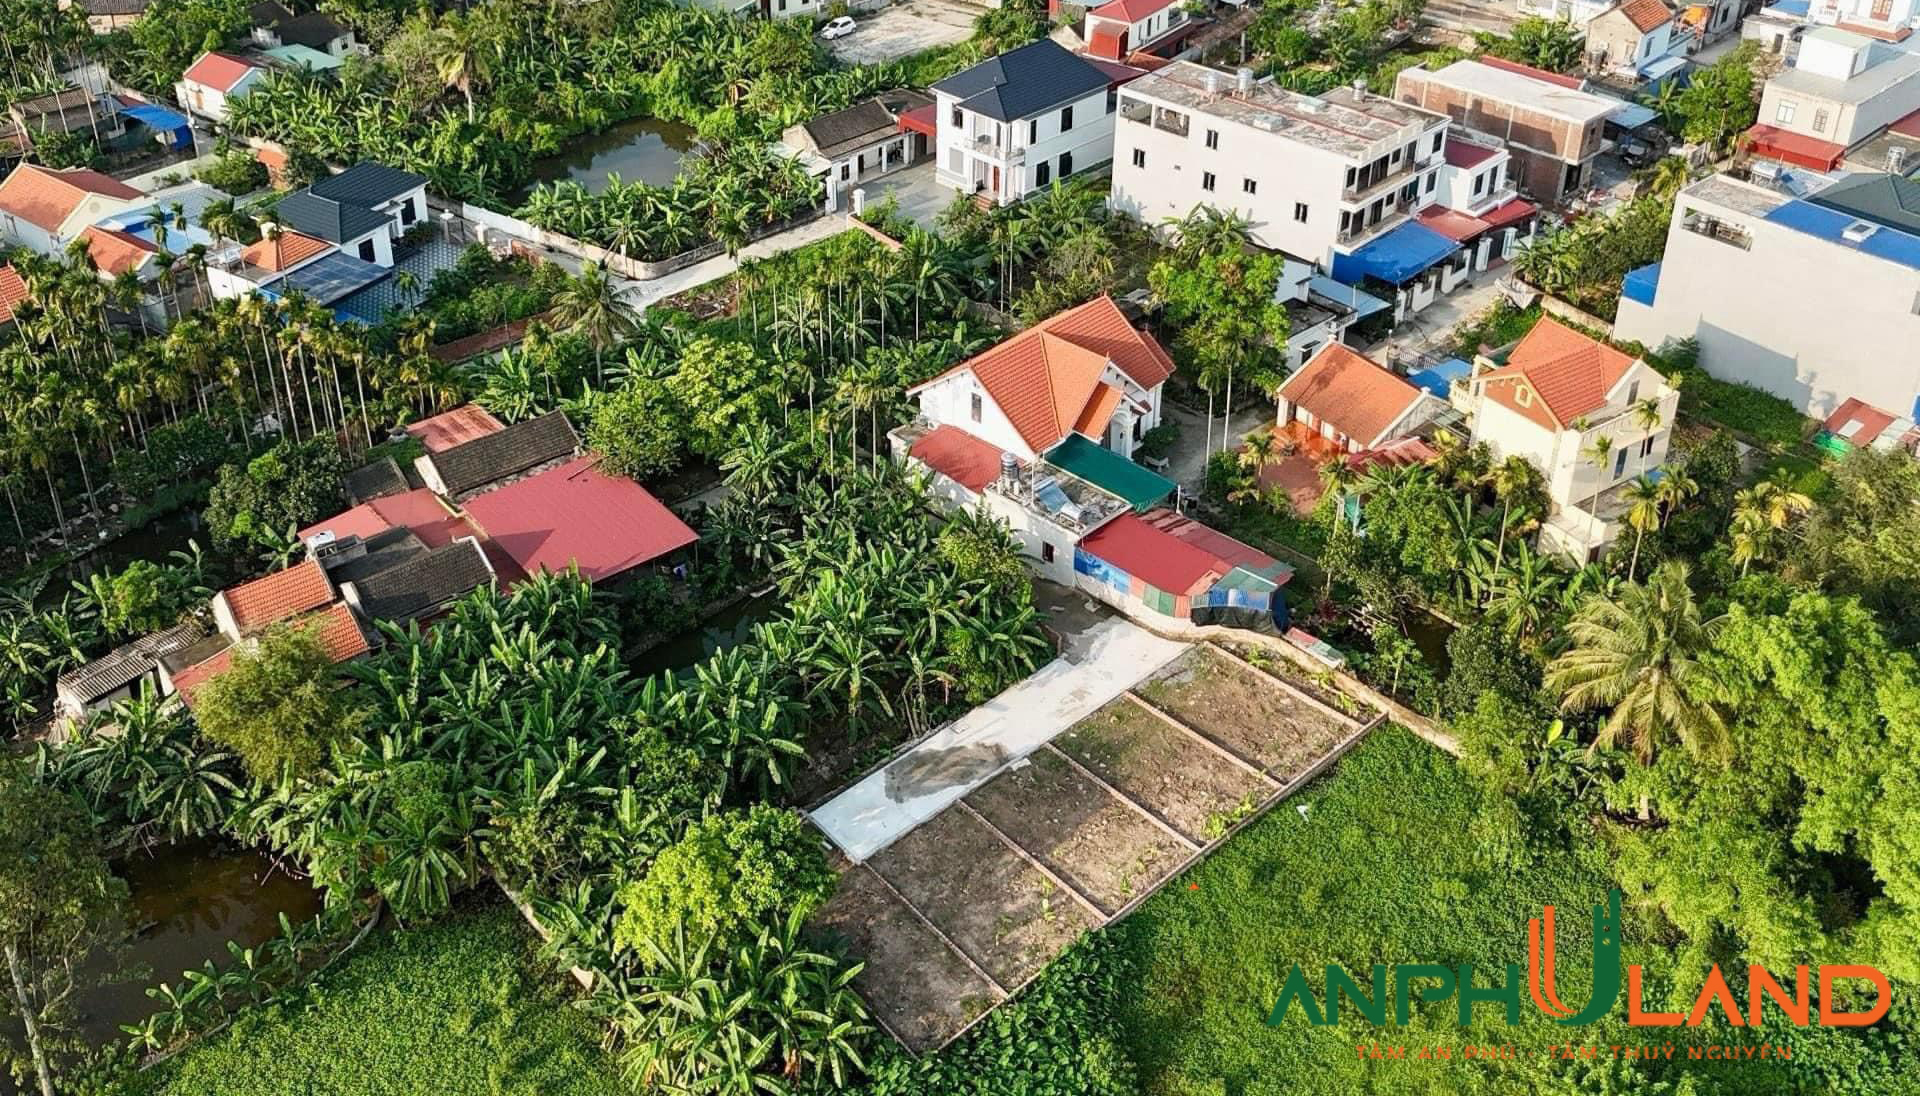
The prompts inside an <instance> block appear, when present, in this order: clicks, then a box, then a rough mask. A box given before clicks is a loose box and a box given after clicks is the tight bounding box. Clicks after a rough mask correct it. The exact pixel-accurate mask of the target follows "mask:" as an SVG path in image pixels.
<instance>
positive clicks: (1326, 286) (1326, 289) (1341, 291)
mask: <svg viewBox="0 0 1920 1096" xmlns="http://www.w3.org/2000/svg"><path fill="white" fill-rule="evenodd" d="M1307 288H1308V289H1310V290H1312V291H1313V292H1315V293H1318V294H1320V295H1321V296H1322V297H1325V298H1327V299H1328V300H1330V301H1338V302H1340V303H1341V304H1343V305H1346V306H1347V307H1348V308H1351V309H1353V318H1354V320H1355V321H1359V320H1364V319H1366V318H1367V317H1368V316H1371V315H1373V314H1374V313H1375V312H1384V311H1386V310H1387V309H1389V308H1392V307H1393V306H1392V305H1390V304H1388V303H1387V302H1385V301H1383V300H1381V299H1380V298H1378V297H1376V296H1374V295H1373V294H1371V293H1363V292H1361V291H1360V290H1358V289H1355V288H1354V287H1353V286H1350V285H1342V284H1340V283H1339V282H1336V281H1334V280H1333V279H1332V278H1329V277H1327V276H1326V275H1325V274H1315V275H1314V276H1313V277H1312V278H1311V279H1309V280H1308V281H1307Z"/></svg>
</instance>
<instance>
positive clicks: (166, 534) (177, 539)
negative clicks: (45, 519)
mask: <svg viewBox="0 0 1920 1096" xmlns="http://www.w3.org/2000/svg"><path fill="white" fill-rule="evenodd" d="M188 541H198V542H199V544H200V547H201V548H203V549H207V548H210V547H211V546H212V538H211V536H210V535H209V534H208V533H207V532H206V528H205V526H204V525H203V523H202V522H201V520H200V511H199V509H198V508H197V507H194V506H184V507H181V508H180V509H178V510H175V511H174V512H173V513H171V514H168V515H167V516H166V517H163V518H160V519H158V520H156V521H152V522H149V523H147V524H146V525H143V526H141V527H140V528H138V529H130V530H128V531H127V532H125V533H122V534H121V535H119V536H117V537H115V538H113V539H112V540H110V541H107V542H106V543H105V544H102V545H101V546H100V547H98V548H95V549H94V550H93V551H91V552H88V553H87V554H86V555H84V556H81V557H79V558H77V559H75V560H74V561H73V562H71V563H69V564H67V577H69V578H73V579H78V580H81V581H85V580H86V579H87V578H89V577H90V576H92V575H94V574H97V573H99V572H101V571H109V570H111V571H118V570H120V569H121V568H123V567H125V566H126V565H127V564H129V563H132V562H133V561H134V560H138V559H144V560H150V561H152V562H154V563H172V562H173V553H175V552H184V551H186V550H187V542H188Z"/></svg>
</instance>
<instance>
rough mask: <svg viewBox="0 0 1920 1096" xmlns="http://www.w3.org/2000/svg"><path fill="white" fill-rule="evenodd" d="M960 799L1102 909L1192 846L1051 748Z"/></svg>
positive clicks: (1139, 890)
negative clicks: (1162, 827) (1079, 770)
mask: <svg viewBox="0 0 1920 1096" xmlns="http://www.w3.org/2000/svg"><path fill="white" fill-rule="evenodd" d="M966 801H967V805H968V806H970V807H972V808H973V809H974V810H976V811H979V812H980V816H981V817H982V818H985V819H986V820H987V821H988V822H991V823H993V824H994V826H996V827H998V828H999V830H1000V832H1001V833H1004V834H1006V835H1007V837H1009V838H1010V839H1012V840H1013V841H1014V842H1015V843H1016V844H1018V845H1019V846H1020V847H1021V848H1023V849H1025V850H1027V852H1029V853H1031V854H1032V855H1033V857H1034V858H1035V859H1037V860H1039V861H1040V862H1041V863H1042V864H1045V865H1046V866H1047V868H1048V869H1049V870H1051V871H1053V872H1055V873H1057V874H1058V875H1059V876H1060V877H1061V878H1062V879H1064V880H1066V882H1067V884H1068V885H1069V886H1072V887H1074V888H1076V889H1078V890H1079V891H1080V893H1082V894H1084V895H1086V896H1087V897H1089V898H1091V899H1093V901H1094V903H1095V904H1096V905H1098V906H1099V907H1100V908H1101V910H1102V911H1104V912H1105V913H1106V914H1107V915H1108V916H1112V915H1113V914H1114V913H1117V912H1119V910H1120V908H1121V907H1122V906H1125V905H1126V904H1127V903H1128V902H1130V901H1132V900H1133V899H1134V898H1135V897H1136V896H1138V895H1140V894H1143V893H1145V892H1146V891H1147V890H1149V889H1150V888H1152V886H1153V885H1154V884H1155V883H1158V882H1159V881H1160V880H1162V879H1164V878H1166V877H1167V876H1168V875H1170V874H1172V873H1173V870H1174V869H1175V868H1176V867H1178V866H1179V864H1180V861H1181V860H1183V859H1185V858H1186V856H1187V854H1188V853H1189V852H1191V851H1192V850H1191V849H1190V848H1189V847H1188V846H1186V845H1182V844H1181V843H1180V842H1178V841H1176V840H1174V839H1173V837H1172V836H1170V835H1169V834H1167V833H1166V832H1165V831H1164V830H1162V829H1160V827H1158V826H1156V825H1154V824H1153V823H1152V822H1151V821H1149V820H1148V819H1147V818H1145V817H1144V816H1143V815H1141V813H1140V812H1139V811H1137V810H1135V809H1134V808H1133V807H1130V806H1128V805H1127V804H1126V803H1123V802H1121V801H1120V800H1119V799H1118V798H1116V797H1115V796H1113V795H1111V794H1109V793H1108V792H1107V790H1106V789H1105V788H1102V787H1100V786H1099V785H1098V784H1095V783H1094V782H1093V781H1091V780H1089V779H1087V778H1086V777H1084V776H1082V775H1080V773H1078V772H1076V771H1075V770H1074V768H1073V766H1072V765H1071V764H1069V763H1068V762H1067V760H1066V758H1064V757H1062V756H1060V755H1059V754H1056V753H1054V752H1052V751H1051V750H1041V751H1039V752H1037V753H1035V754H1034V755H1033V756H1032V757H1031V758H1030V759H1029V760H1028V763H1027V764H1025V765H1023V766H1021V767H1019V768H1016V769H1011V770H1008V771H1007V772H1004V773H1001V774H1000V775H999V776H997V777H995V778H993V779H992V780H991V781H989V782H988V783H987V784H986V785H985V786H983V787H981V788H980V789H979V790H977V791H975V792H974V793H973V794H972V795H970V796H968V797H967V800H966Z"/></svg>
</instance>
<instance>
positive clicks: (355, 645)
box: [173, 572, 373, 707]
mask: <svg viewBox="0 0 1920 1096" xmlns="http://www.w3.org/2000/svg"><path fill="white" fill-rule="evenodd" d="M281 573H282V574H284V573H285V572H281ZM293 627H295V628H298V629H300V630H302V631H307V630H311V631H312V632H313V634H314V635H315V637H316V638H318V639H319V640H320V649H321V650H323V651H325V652H326V654H327V657H328V658H329V659H332V660H333V661H334V662H336V663H338V662H345V661H347V660H348V659H353V658H358V657H360V656H361V655H364V654H366V653H367V652H368V651H370V650H372V649H373V648H372V646H371V645H370V644H369V643H368V642H367V633H366V632H365V631H363V630H362V629H361V627H360V622H359V620H357V619H355V617H354V615H353V610H352V609H349V608H347V606H346V604H345V603H343V602H342V603H335V604H333V605H330V606H328V607H327V608H326V609H323V610H321V611H320V612H317V613H313V614H310V615H308V616H306V617H304V618H302V619H300V620H298V621H295V622H294V624H293ZM235 650H236V648H233V647H222V648H221V649H220V651H219V653H218V654H215V655H213V656H212V657H211V658H208V659H207V660H206V661H205V662H200V663H196V664H194V665H192V666H189V667H187V668H186V669H184V670H182V671H180V672H179V673H177V674H174V675H173V687H174V690H175V691H176V692H178V693H179V694H180V699H181V700H182V701H184V702H186V704H187V706H188V707H192V706H193V697H194V694H195V693H196V692H198V691H199V689H200V687H201V686H203V685H205V684H206V683H207V682H209V681H212V680H213V679H214V678H216V677H219V676H220V675H221V674H224V673H226V672H227V671H228V670H230V669H232V668H233V656H234V652H235Z"/></svg>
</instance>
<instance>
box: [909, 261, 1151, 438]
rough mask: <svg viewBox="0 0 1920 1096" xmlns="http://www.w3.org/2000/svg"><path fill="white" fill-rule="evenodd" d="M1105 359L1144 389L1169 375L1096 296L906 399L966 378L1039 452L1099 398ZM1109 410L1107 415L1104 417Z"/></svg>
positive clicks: (1147, 342) (1143, 340) (1145, 338)
mask: <svg viewBox="0 0 1920 1096" xmlns="http://www.w3.org/2000/svg"><path fill="white" fill-rule="evenodd" d="M1109 361H1111V362H1112V363H1113V364H1114V365H1115V366H1117V367H1118V368H1119V370H1120V371H1121V372H1122V373H1124V374H1126V375H1127V377H1128V378H1130V379H1131V380H1132V381H1133V382H1134V383H1135V384H1137V385H1139V386H1140V387H1141V388H1144V389H1148V390H1152V389H1153V387H1154V386H1155V385H1157V384H1159V383H1160V382H1162V381H1164V380H1166V379H1167V378H1168V377H1170V376H1172V375H1173V359H1172V358H1170V357H1168V356H1167V352H1166V351H1165V350H1164V349H1162V348H1161V346H1160V344H1159V343H1158V342H1156V341H1154V338H1153V336H1151V335H1148V334H1146V333H1145V332H1141V331H1136V330H1134V327H1133V325H1132V324H1130V323H1128V322H1127V318H1126V316H1124V315H1122V314H1121V312H1120V306H1119V305H1117V304H1115V303H1114V301H1113V298H1112V297H1109V296H1105V295H1102V296H1099V297H1095V298H1094V299H1093V300H1091V301H1088V302H1087V303H1086V304H1083V305H1079V306H1078V307H1075V308H1069V309H1067V310H1066V311H1065V312H1061V313H1059V314H1057V315H1054V316H1052V317H1049V318H1048V319H1046V320H1044V321H1042V322H1040V323H1037V324H1035V325H1034V326H1032V327H1029V328H1027V329H1026V330H1025V331H1022V332H1020V333H1019V334H1018V335H1015V336H1013V337H1012V338H1010V339H1008V340H1006V341H1005V342H1002V343H1000V344H999V345H997V346H994V347H991V348H989V349H987V350H984V351H982V352H981V353H979V354H977V355H975V356H974V357H972V358H969V359H967V360H966V361H964V362H961V363H960V364H959V365H956V366H954V367H953V368H952V369H949V370H947V371H946V372H945V373H942V374H940V375H939V376H938V377H935V378H933V379H932V380H929V381H925V382H923V383H921V384H918V385H915V386H914V387H912V388H910V389H908V390H907V394H908V395H914V394H915V393H918V392H921V391H923V390H925V389H926V388H927V387H928V386H930V385H934V384H938V383H939V382H941V381H943V380H945V379H947V378H948V377H952V376H954V375H956V374H959V373H972V374H973V376H974V378H975V379H977V380H978V381H979V382H980V386H981V387H982V388H984V389H986V390H987V394H988V395H990V396H992V397H993V402H994V403H995V404H996V405H998V406H999V408H1000V410H1001V412H1002V413H1003V414H1005V415H1006V416H1007V419H1008V421H1010V422H1012V423H1013V428H1014V430H1016V431H1017V432H1018V433H1019V434H1020V437H1021V440H1023V441H1025V442H1026V443H1027V444H1028V445H1029V446H1030V447H1032V449H1033V450H1034V451H1035V452H1041V451H1044V450H1047V449H1051V448H1052V447H1053V446H1054V445H1056V444H1058V443H1059V442H1060V440H1061V439H1062V438H1064V437H1066V436H1067V434H1068V433H1070V432H1072V431H1073V430H1074V429H1075V425H1076V424H1077V423H1079V422H1080V421H1081V419H1082V416H1083V415H1085V414H1086V413H1087V411H1088V406H1087V405H1088V404H1089V402H1092V401H1093V400H1095V399H1096V397H1097V398H1099V399H1105V398H1107V397H1105V396H1103V395H1102V394H1101V393H1100V392H1099V389H1100V388H1101V387H1105V386H1103V385H1102V383H1101V374H1102V373H1103V372H1104V371H1105V369H1106V364H1107V362H1109ZM1112 411H1113V409H1112V408H1108V409H1107V415H1108V417H1111V416H1112Z"/></svg>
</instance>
